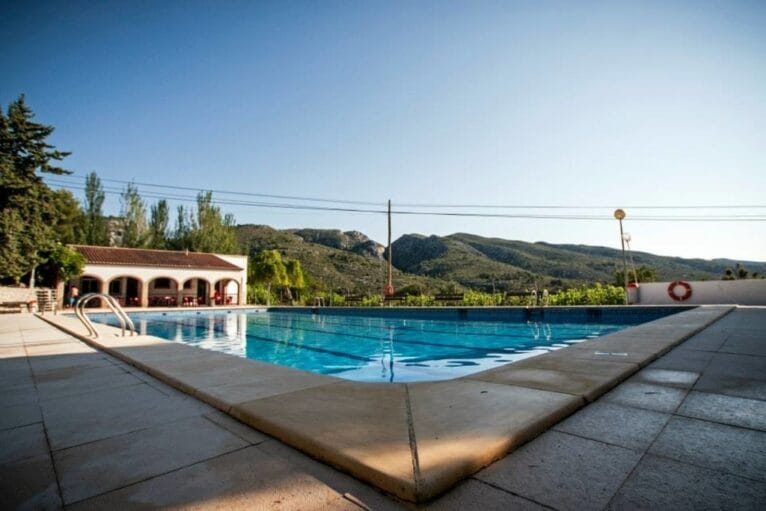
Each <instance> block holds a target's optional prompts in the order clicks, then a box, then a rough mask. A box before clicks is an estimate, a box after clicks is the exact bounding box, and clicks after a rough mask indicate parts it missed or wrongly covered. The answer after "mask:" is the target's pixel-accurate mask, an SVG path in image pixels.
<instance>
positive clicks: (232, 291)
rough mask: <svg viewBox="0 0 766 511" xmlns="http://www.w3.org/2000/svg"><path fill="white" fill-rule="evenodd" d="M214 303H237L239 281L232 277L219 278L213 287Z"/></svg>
mask: <svg viewBox="0 0 766 511" xmlns="http://www.w3.org/2000/svg"><path fill="white" fill-rule="evenodd" d="M213 301H214V303H215V305H239V282H237V281H236V280H234V279H221V280H219V281H218V282H216V283H215V286H214V287H213Z"/></svg>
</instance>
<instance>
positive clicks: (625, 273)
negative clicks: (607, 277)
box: [614, 209, 628, 305]
mask: <svg viewBox="0 0 766 511" xmlns="http://www.w3.org/2000/svg"><path fill="white" fill-rule="evenodd" d="M614 217H615V218H616V219H617V221H618V222H620V243H621V244H622V276H623V278H624V284H623V285H624V290H625V305H628V260H627V259H626V258H625V235H624V234H623V232H622V219H623V218H625V211H623V210H621V209H615V210H614Z"/></svg>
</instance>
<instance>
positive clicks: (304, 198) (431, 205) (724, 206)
mask: <svg viewBox="0 0 766 511" xmlns="http://www.w3.org/2000/svg"><path fill="white" fill-rule="evenodd" d="M57 177H59V178H61V177H64V178H67V177H71V178H76V179H82V180H83V181H84V179H85V176H83V175H82V174H71V175H69V176H57ZM100 179H101V181H106V182H112V183H121V184H125V185H127V184H134V185H136V186H148V187H152V188H162V189H169V190H184V191H193V192H206V191H209V192H212V193H216V194H223V195H236V196H243V197H263V198H270V199H283V200H296V201H310V202H322V203H334V204H350V205H359V206H380V207H384V206H385V201H379V202H378V201H356V200H347V199H328V198H320V197H307V196H296V195H275V194H267V193H255V192H242V191H231V190H219V189H207V188H194V187H187V186H179V185H164V184H157V183H147V182H139V181H129V180H125V179H110V178H100ZM396 205H397V206H398V207H408V208H423V209H431V208H448V209H571V210H588V209H591V210H593V209H608V210H614V209H617V208H618V207H620V208H624V209H632V210H641V209H652V210H663V209H667V210H676V209H677V210H683V209H689V210H692V209H766V204H751V205H743V204H716V205H702V204H696V205H686V206H678V205H667V206H656V205H655V206H645V205H620V206H610V205H603V206H593V205H563V204H450V203H397V204H396Z"/></svg>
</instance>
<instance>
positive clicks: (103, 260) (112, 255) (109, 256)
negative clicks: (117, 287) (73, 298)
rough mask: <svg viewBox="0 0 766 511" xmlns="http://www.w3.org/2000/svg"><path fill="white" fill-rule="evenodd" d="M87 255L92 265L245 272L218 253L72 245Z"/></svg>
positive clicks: (87, 259)
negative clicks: (217, 254)
mask: <svg viewBox="0 0 766 511" xmlns="http://www.w3.org/2000/svg"><path fill="white" fill-rule="evenodd" d="M70 246H71V247H72V248H73V249H74V250H77V251H78V252H80V253H81V254H82V255H84V256H85V260H86V261H87V262H88V263H91V264H113V265H118V266H157V267H162V268H199V269H205V270H228V271H239V270H242V268H240V267H239V266H236V265H234V264H231V263H230V262H228V261H224V260H223V259H221V258H220V257H218V256H216V255H214V254H206V253H202V252H178V251H173V250H149V249H143V248H118V247H97V246H93V245H70Z"/></svg>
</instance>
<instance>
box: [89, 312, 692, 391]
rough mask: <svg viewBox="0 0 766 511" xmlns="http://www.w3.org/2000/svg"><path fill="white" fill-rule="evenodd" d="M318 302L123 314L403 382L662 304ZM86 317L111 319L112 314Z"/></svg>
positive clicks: (360, 376)
mask: <svg viewBox="0 0 766 511" xmlns="http://www.w3.org/2000/svg"><path fill="white" fill-rule="evenodd" d="M320 311H321V312H320ZM320 311H312V310H311V309H300V310H289V311H286V310H272V311H269V312H265V311H257V310H248V311H243V310H229V311H189V312H178V313H176V312H142V313H133V314H130V316H131V318H132V319H133V321H134V322H135V324H136V330H138V331H139V332H140V333H142V334H148V335H153V336H156V337H160V338H164V339H168V340H174V341H180V342H184V343H186V344H191V345H194V346H198V347H200V348H205V349H210V350H214V351H220V352H223V353H228V354H231V355H236V356H240V357H247V358H250V359H255V360H260V361H263V362H269V363H272V364H278V365H282V366H287V367H292V368H295V369H302V370H305V371H312V372H315V373H320V374H329V375H334V376H338V377H341V378H346V379H349V380H356V381H368V382H411V381H426V380H444V379H449V378H456V377H459V376H464V375H467V374H471V373H475V372H478V371H483V370H485V369H490V368H493V367H497V366H500V365H503V364H507V363H509V362H514V361H517V360H521V359H523V358H527V357H530V356H534V355H537V354H540V353H544V352H546V351H550V350H554V349H558V348H563V347H566V346H568V345H571V344H576V343H578V342H582V341H584V340H586V339H591V338H594V337H599V336H602V335H606V334H609V333H612V332H615V331H618V330H621V329H623V328H626V327H628V326H630V325H634V324H638V323H641V322H645V321H648V320H652V319H656V318H658V317H661V316H664V315H667V314H669V313H671V312H669V311H664V312H663V311H643V312H642V311H635V310H631V311H630V313H619V312H618V311H607V312H606V313H605V312H603V311H601V310H595V311H594V310H589V311H588V312H582V311H576V312H568V311H574V309H571V310H568V309H563V310H558V311H550V310H546V311H545V312H544V313H543V312H537V313H534V311H533V312H532V313H530V312H529V311H525V310H523V309H522V310H516V311H507V310H506V311H498V310H486V309H485V310H484V312H482V310H481V309H476V310H473V309H468V310H467V309H457V310H455V309H452V310H441V311H439V310H433V311H431V310H429V311H422V310H421V311H415V312H413V311H406V310H401V311H397V310H395V309H388V310H381V311H377V310H376V311H370V310H367V311H366V312H365V311H363V310H350V309H346V310H343V309H338V310H330V309H321V310H320ZM315 312H320V313H315ZM672 312H677V310H673V311H672ZM91 317H92V319H93V320H94V321H99V322H102V323H109V324H113V325H117V322H116V320H115V318H114V316H113V315H106V314H103V315H102V314H92V315H91Z"/></svg>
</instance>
